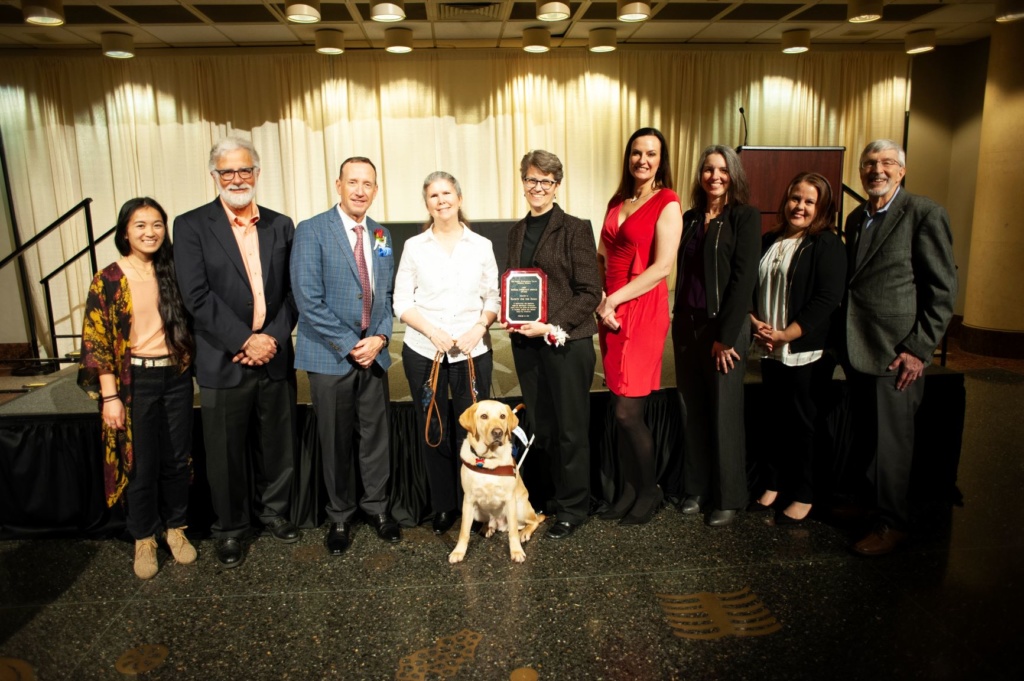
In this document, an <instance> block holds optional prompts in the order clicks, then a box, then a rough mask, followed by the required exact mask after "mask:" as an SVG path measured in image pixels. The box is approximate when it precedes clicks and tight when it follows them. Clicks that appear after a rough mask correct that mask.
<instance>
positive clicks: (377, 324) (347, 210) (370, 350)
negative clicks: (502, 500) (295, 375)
mask: <svg viewBox="0 0 1024 681" xmlns="http://www.w3.org/2000/svg"><path fill="white" fill-rule="evenodd" d="M335 187H336V188H337V190H338V196H339V198H340V201H339V203H338V205H337V206H334V207H333V208H331V209H330V210H328V211H327V212H325V213H321V214H320V215H316V216H314V217H312V218H310V219H309V220H304V221H302V222H300V223H299V226H298V228H297V230H296V232H295V245H294V248H293V249H292V261H291V276H292V290H293V291H294V292H295V302H296V304H297V305H298V308H299V331H298V338H297V341H296V352H295V367H296V368H297V369H305V370H306V372H307V373H308V374H309V389H310V394H311V397H312V400H313V411H314V412H315V413H316V420H317V433H318V435H319V439H320V449H321V452H322V457H323V466H324V481H325V483H326V485H327V496H328V504H327V518H328V521H329V522H330V526H329V528H328V531H327V535H326V537H325V538H324V544H325V545H326V547H327V552H328V553H329V554H330V555H332V556H339V555H341V554H342V553H344V551H345V549H347V548H348V545H349V529H350V526H351V522H352V519H353V517H354V516H355V513H356V510H357V508H362V510H363V512H364V514H365V515H366V518H367V521H368V522H369V524H370V525H372V526H373V527H374V528H375V529H376V530H377V535H378V536H379V537H380V538H381V539H383V540H385V541H390V542H396V541H399V540H400V539H401V531H400V530H399V527H398V523H396V522H395V521H394V519H393V518H392V517H391V515H390V514H389V513H388V498H387V483H388V476H389V470H390V463H389V456H390V454H389V450H390V445H389V431H388V409H389V395H388V373H387V371H388V367H389V366H391V355H390V354H389V353H388V350H387V347H388V343H389V340H390V338H391V332H392V318H391V306H392V302H391V300H392V293H393V291H394V273H395V263H394V257H393V256H392V251H391V234H390V233H389V232H388V230H386V229H385V228H384V227H382V226H381V225H379V224H378V223H377V222H375V221H374V220H372V219H370V218H368V217H366V211H367V209H369V207H370V204H371V203H373V199H374V197H375V196H376V195H377V169H376V167H375V166H374V165H373V163H372V162H371V161H370V159H368V158H363V157H353V158H349V159H346V160H345V162H344V163H342V164H341V171H340V173H339V177H338V179H337V180H336V182H335ZM356 475H359V476H360V479H361V481H362V489H363V495H362V498H357V485H356Z"/></svg>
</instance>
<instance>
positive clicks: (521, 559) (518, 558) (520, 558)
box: [511, 549, 526, 563]
mask: <svg viewBox="0 0 1024 681" xmlns="http://www.w3.org/2000/svg"><path fill="white" fill-rule="evenodd" d="M511 554H512V562H513V563H525V562H526V552H525V551H523V550H522V549H512V551H511Z"/></svg>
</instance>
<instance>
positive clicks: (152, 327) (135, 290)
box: [119, 261, 169, 357]
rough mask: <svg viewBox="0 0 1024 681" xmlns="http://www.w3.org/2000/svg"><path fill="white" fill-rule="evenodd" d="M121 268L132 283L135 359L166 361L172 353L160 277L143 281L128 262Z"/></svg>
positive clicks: (131, 339)
mask: <svg viewBox="0 0 1024 681" xmlns="http://www.w3.org/2000/svg"><path fill="white" fill-rule="evenodd" d="M119 264H120V265H121V271H122V272H124V276H125V278H127V279H128V291H129V292H130V293H131V296H132V325H131V331H129V333H128V338H129V342H130V343H131V348H132V355H133V356H135V357H166V356H167V355H168V354H169V351H168V350H167V339H166V337H165V336H164V322H163V320H162V319H160V309H159V305H160V289H159V286H158V285H157V283H156V277H150V278H147V279H143V278H141V277H140V276H139V274H140V273H139V272H136V271H135V269H134V268H133V267H132V266H131V265H130V264H128V263H125V262H124V261H122V262H121V263H119Z"/></svg>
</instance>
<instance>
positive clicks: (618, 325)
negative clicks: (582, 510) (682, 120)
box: [597, 128, 683, 525]
mask: <svg viewBox="0 0 1024 681" xmlns="http://www.w3.org/2000/svg"><path fill="white" fill-rule="evenodd" d="M667 152H668V145H667V144H666V143H665V137H664V136H663V135H662V134H661V133H660V132H659V131H658V130H655V129H654V128H641V129H640V130H637V131H636V132H634V133H633V135H632V136H631V137H630V138H629V142H628V143H627V144H626V151H625V154H624V155H623V159H622V180H621V182H620V183H619V188H618V190H617V191H616V192H615V195H614V196H613V197H612V199H611V201H609V202H608V212H607V214H606V215H605V219H604V227H603V228H602V230H601V243H600V245H599V247H598V253H597V260H598V264H599V266H600V268H601V273H602V278H603V280H604V289H605V296H604V297H603V298H602V300H601V304H600V305H598V307H597V316H598V318H599V319H600V322H601V325H600V335H601V354H602V356H603V359H604V375H605V382H606V383H607V384H608V389H609V390H610V391H611V392H612V393H613V394H614V395H615V422H616V425H617V426H618V430H619V441H618V454H619V465H620V467H621V470H622V477H623V479H624V485H623V489H622V493H621V495H620V496H619V499H618V500H617V501H616V502H615V504H614V505H613V506H612V507H611V508H610V509H609V510H608V511H606V512H605V513H603V514H601V518H602V519H604V520H619V521H620V522H621V523H622V524H624V525H640V524H643V523H646V522H648V521H649V520H650V519H651V518H652V517H653V516H654V514H655V513H656V512H657V510H658V509H659V508H660V507H661V502H662V499H663V495H662V491H661V488H659V487H658V485H657V474H656V465H655V464H656V459H655V454H654V439H653V437H652V436H651V431H650V429H649V428H648V427H647V424H646V423H644V402H645V401H646V399H647V396H648V395H649V394H650V393H651V391H652V390H657V389H659V388H660V387H661V357H662V352H663V349H664V346H665V337H666V336H667V335H668V328H669V313H668V284H667V279H668V276H669V274H670V273H671V272H672V266H673V264H674V262H675V257H676V249H677V248H678V246H679V237H680V235H681V234H682V231H683V216H682V208H681V207H680V204H679V196H678V195H677V194H676V193H675V192H674V191H672V169H671V166H670V163H669V159H668V153H667Z"/></svg>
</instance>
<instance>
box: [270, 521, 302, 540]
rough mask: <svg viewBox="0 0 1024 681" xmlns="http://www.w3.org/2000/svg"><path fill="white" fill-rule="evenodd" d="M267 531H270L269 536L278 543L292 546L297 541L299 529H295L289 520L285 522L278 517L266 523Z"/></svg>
mask: <svg viewBox="0 0 1024 681" xmlns="http://www.w3.org/2000/svg"><path fill="white" fill-rule="evenodd" d="M267 529H268V530H270V534H271V536H273V537H274V539H276V540H277V541H279V542H283V543H285V544H294V543H295V542H297V541H299V528H297V527H295V525H294V524H293V523H292V522H291V521H290V520H285V519H284V518H281V517H280V516H279V517H277V518H274V519H273V520H271V521H270V522H269V523H267Z"/></svg>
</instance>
